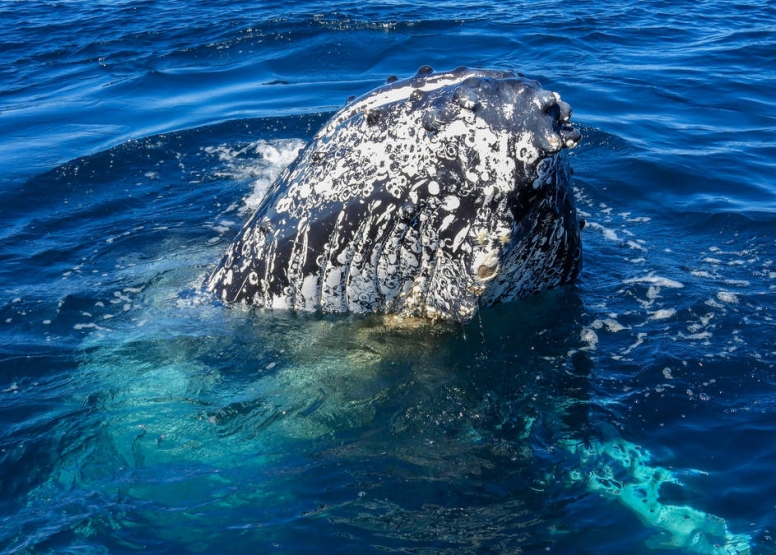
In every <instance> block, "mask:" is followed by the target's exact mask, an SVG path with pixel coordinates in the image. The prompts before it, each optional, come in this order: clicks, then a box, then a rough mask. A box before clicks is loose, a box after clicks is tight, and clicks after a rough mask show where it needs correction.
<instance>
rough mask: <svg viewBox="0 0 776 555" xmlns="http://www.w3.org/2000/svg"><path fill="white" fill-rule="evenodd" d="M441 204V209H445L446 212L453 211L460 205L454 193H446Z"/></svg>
mask: <svg viewBox="0 0 776 555" xmlns="http://www.w3.org/2000/svg"><path fill="white" fill-rule="evenodd" d="M441 206H442V209H443V210H446V211H447V212H453V211H455V210H457V209H458V207H459V206H461V200H460V199H459V198H458V197H456V196H454V195H448V196H446V197H445V198H444V199H442V205H441Z"/></svg>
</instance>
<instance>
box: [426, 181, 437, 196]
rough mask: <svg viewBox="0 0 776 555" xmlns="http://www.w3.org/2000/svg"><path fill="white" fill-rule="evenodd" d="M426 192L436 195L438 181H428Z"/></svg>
mask: <svg viewBox="0 0 776 555" xmlns="http://www.w3.org/2000/svg"><path fill="white" fill-rule="evenodd" d="M428 193H429V194H430V195H434V196H436V195H438V194H439V183H437V182H436V181H429V183H428Z"/></svg>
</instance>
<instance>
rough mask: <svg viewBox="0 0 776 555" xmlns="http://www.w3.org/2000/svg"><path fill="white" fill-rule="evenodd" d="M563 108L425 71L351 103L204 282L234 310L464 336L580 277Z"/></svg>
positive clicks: (479, 79) (544, 96)
mask: <svg viewBox="0 0 776 555" xmlns="http://www.w3.org/2000/svg"><path fill="white" fill-rule="evenodd" d="M570 117H571V108H570V106H569V105H568V104H567V103H565V102H563V101H562V100H561V99H560V96H559V95H558V94H557V93H553V92H549V91H545V90H543V89H542V88H541V86H540V85H539V83H537V82H536V81H533V80H530V79H526V78H524V77H523V76H522V75H519V74H515V73H514V72H511V71H495V70H485V69H467V68H463V67H462V68H458V69H455V70H453V71H449V72H444V73H435V72H433V70H431V69H430V68H428V67H426V66H424V67H422V68H421V69H420V70H419V71H418V73H417V74H416V75H414V76H412V77H410V78H408V79H405V80H397V79H396V78H395V77H390V78H388V80H387V82H386V84H385V85H384V86H381V87H379V88H377V89H375V90H373V91H371V92H369V93H367V94H365V95H363V96H361V97H360V98H357V99H353V100H351V101H350V102H349V103H348V104H347V105H346V106H345V107H344V108H343V109H342V110H340V111H339V112H338V113H337V114H335V115H334V116H333V117H332V118H331V120H330V121H329V122H328V123H327V124H326V125H325V126H324V127H323V128H322V129H321V130H320V131H319V132H318V133H317V135H315V137H314V138H313V140H312V141H311V142H310V143H309V144H308V145H307V146H306V147H305V148H304V149H303V150H302V151H301V152H300V153H299V156H298V158H297V159H296V160H295V161H294V163H292V164H291V165H290V166H289V167H288V168H287V169H286V170H285V171H284V172H283V173H282V174H281V175H280V176H279V178H278V179H277V181H276V182H275V183H274V184H273V185H272V187H271V188H270V189H269V191H268V192H267V194H266V196H265V197H264V199H263V201H262V203H261V204H260V206H259V208H258V210H257V211H256V213H255V214H254V215H253V217H252V218H251V220H250V221H249V222H248V223H247V225H246V226H245V227H244V228H243V229H242V231H241V232H240V233H239V235H238V237H237V239H236V240H235V242H234V243H233V244H232V246H230V247H229V249H228V250H227V252H226V255H225V256H224V258H223V259H222V260H221V262H220V263H219V264H218V266H217V267H216V269H215V271H214V272H213V273H212V275H211V276H210V278H209V279H208V282H207V288H208V289H209V290H211V291H213V292H215V294H216V295H217V296H218V297H219V298H220V299H221V300H223V301H224V302H226V303H243V304H249V305H255V306H259V307H266V308H283V309H296V310H303V311H322V312H327V313H336V312H354V313H386V314H398V315H402V316H413V317H426V318H431V319H443V320H454V321H455V320H457V321H468V320H469V319H471V318H472V316H473V315H474V314H475V313H476V311H477V309H478V308H479V307H483V306H487V305H490V304H493V303H496V302H506V301H511V300H514V299H518V298H520V297H524V296H527V295H530V294H532V293H535V292H538V291H542V290H545V289H548V288H551V287H555V286H558V285H561V284H564V283H568V282H570V281H572V280H573V279H574V278H575V277H576V276H577V275H578V273H579V271H580V268H581V265H582V257H581V241H580V229H581V223H583V222H581V221H580V220H578V218H577V213H576V208H575V204H574V197H573V191H572V189H571V186H570V172H571V170H570V168H569V164H568V159H567V155H566V150H565V149H566V148H570V147H573V146H575V145H576V144H577V142H578V141H579V140H580V133H579V132H578V131H577V130H576V129H573V128H572V127H571V126H570V125H569V124H568V121H569V118H570Z"/></svg>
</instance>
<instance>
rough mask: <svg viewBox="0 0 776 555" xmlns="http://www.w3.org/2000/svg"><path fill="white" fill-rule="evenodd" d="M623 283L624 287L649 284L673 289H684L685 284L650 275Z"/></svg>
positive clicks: (629, 279)
mask: <svg viewBox="0 0 776 555" xmlns="http://www.w3.org/2000/svg"><path fill="white" fill-rule="evenodd" d="M622 283H623V285H630V284H632V283H649V284H652V285H657V286H658V287H670V288H673V289H681V288H682V287H684V284H683V283H681V282H679V281H676V280H673V279H669V278H665V277H661V276H656V275H653V274H649V275H647V276H643V277H637V278H628V279H624V280H623V281H622Z"/></svg>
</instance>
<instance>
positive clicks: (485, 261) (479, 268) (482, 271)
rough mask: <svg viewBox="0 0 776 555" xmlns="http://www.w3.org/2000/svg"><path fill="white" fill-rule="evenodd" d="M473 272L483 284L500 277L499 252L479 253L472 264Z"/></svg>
mask: <svg viewBox="0 0 776 555" xmlns="http://www.w3.org/2000/svg"><path fill="white" fill-rule="evenodd" d="M472 270H473V272H474V275H475V276H476V277H477V279H478V280H479V281H481V282H483V281H490V280H492V279H493V278H495V277H496V276H497V275H498V251H485V252H479V253H477V255H476V256H475V257H474V262H473V263H472Z"/></svg>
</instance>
